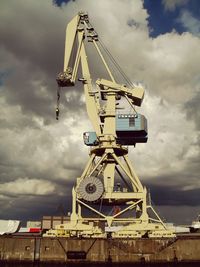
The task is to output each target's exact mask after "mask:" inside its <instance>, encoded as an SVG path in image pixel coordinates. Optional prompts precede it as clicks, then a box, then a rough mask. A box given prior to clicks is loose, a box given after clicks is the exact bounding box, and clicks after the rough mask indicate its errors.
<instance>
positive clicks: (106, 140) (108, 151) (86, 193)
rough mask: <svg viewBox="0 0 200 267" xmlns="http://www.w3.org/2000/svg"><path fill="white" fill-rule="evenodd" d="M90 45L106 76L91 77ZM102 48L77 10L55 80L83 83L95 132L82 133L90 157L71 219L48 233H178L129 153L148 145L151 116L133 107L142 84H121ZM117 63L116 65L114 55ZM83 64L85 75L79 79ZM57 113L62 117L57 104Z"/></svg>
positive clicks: (85, 17) (77, 187)
mask: <svg viewBox="0 0 200 267" xmlns="http://www.w3.org/2000/svg"><path fill="white" fill-rule="evenodd" d="M88 43H90V45H93V46H94V48H95V49H96V51H97V55H98V56H99V57H100V59H101V61H102V64H103V66H104V68H105V70H106V71H107V74H108V77H109V78H108V79H106V78H99V79H97V80H96V81H95V82H94V81H93V80H92V77H91V74H90V68H89V64H88V58H87V54H86V49H85V45H87V44H88ZM102 47H103V45H102V42H101V40H100V39H99V36H98V34H97V33H96V31H95V30H94V28H93V26H92V25H91V24H90V22H89V18H88V14H87V13H85V12H79V13H78V15H77V16H75V17H74V18H73V19H72V20H71V21H70V22H69V24H68V25H67V28H66V42H65V55H64V70H63V72H61V73H59V75H58V77H57V83H58V86H59V87H60V88H61V87H72V86H75V85H76V84H77V81H79V82H81V83H82V84H83V88H84V95H85V103H86V108H87V113H88V116H89V119H90V121H91V123H92V126H93V128H94V131H93V132H85V133H84V134H83V138H84V143H85V144H86V145H87V146H90V153H89V160H88V162H87V164H86V166H85V169H84V170H83V172H82V174H81V176H80V177H78V178H77V179H76V183H75V185H74V187H73V189H72V212H71V216H70V220H69V222H68V223H65V224H61V225H58V226H56V228H55V229H51V230H49V231H48V232H47V233H46V234H45V235H46V236H64V237H73V236H75V237H85V238H107V237H112V238H124V237H125V238H126V237H130V238H140V237H174V234H173V232H172V231H170V230H168V229H167V228H166V226H165V224H164V223H163V222H162V220H161V219H160V217H159V216H158V214H157V213H156V211H155V210H154V208H153V207H152V205H151V204H150V203H147V190H146V188H145V187H144V186H143V185H142V184H141V182H140V179H139V178H138V176H137V174H136V172H135V170H134V168H133V166H132V164H131V162H130V160H129V157H128V148H127V146H129V145H136V144H137V143H145V142H147V138H148V133H147V120H146V118H145V117H144V116H143V115H141V114H138V113H137V112H136V111H135V106H141V104H142V101H143V98H144V88H143V87H142V86H141V85H135V84H131V82H130V81H129V80H128V85H126V84H119V83H118V82H117V81H116V79H115V78H114V75H113V73H112V72H111V69H110V68H109V66H108V64H107V62H106V60H105V57H104V55H103V53H102ZM107 52H108V51H107ZM74 53H75V56H74ZM72 54H73V56H72ZM108 54H109V53H108ZM112 59H113V58H112ZM113 62H114V63H116V62H115V61H114V59H113ZM80 64H81V70H82V76H81V77H79V78H77V74H78V68H79V65H80ZM122 74H123V73H122ZM124 75H125V74H124ZM94 84H95V85H94ZM58 96H59V94H58ZM122 99H125V100H126V102H127V103H128V105H130V107H131V109H132V112H131V113H125V114H123V113H118V112H117V104H118V103H119V102H120V101H121V100H122ZM56 113H57V119H58V115H59V106H58V107H57V110H56ZM77 153H78V151H77ZM149 211H150V212H149ZM149 214H150V215H149Z"/></svg>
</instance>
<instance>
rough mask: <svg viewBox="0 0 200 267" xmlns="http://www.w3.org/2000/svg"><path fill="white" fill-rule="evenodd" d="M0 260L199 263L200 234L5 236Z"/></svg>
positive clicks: (1, 245) (0, 241)
mask: <svg viewBox="0 0 200 267" xmlns="http://www.w3.org/2000/svg"><path fill="white" fill-rule="evenodd" d="M83 256H84V257H83ZM73 257H74V259H73ZM81 257H82V258H81ZM0 260H1V261H7V262H9V261H29V262H34V261H36V260H37V261H40V262H62V263H65V262H76V263H81V262H91V263H92V262H93V263H97V262H98V263H105V262H113V263H136V262H138V263H139V262H149V263H159V262H193V261H194V262H200V234H187V235H179V236H178V237H177V238H171V239H169V238H166V239H159V238H155V239H153V238H152V239H72V238H70V239H69V238H59V239H58V238H42V237H34V236H24V237H23V236H2V237H1V238H0Z"/></svg>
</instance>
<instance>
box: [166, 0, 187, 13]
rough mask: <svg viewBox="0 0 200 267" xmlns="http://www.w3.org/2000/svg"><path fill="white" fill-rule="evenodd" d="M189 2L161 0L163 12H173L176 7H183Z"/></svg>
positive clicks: (184, 0)
mask: <svg viewBox="0 0 200 267" xmlns="http://www.w3.org/2000/svg"><path fill="white" fill-rule="evenodd" d="M188 2H189V0H162V3H163V5H164V8H165V10H169V11H174V10H175V9H176V7H178V6H184V5H185V4H187V3H188Z"/></svg>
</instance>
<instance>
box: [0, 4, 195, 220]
mask: <svg viewBox="0 0 200 267" xmlns="http://www.w3.org/2000/svg"><path fill="white" fill-rule="evenodd" d="M80 10H84V11H88V13H89V16H90V20H91V21H92V24H93V25H94V26H95V28H96V30H97V32H98V33H99V35H100V36H101V39H102V40H103V41H104V43H105V44H106V46H107V47H108V49H109V50H110V51H111V52H112V55H113V56H114V57H115V58H116V60H117V61H118V62H120V65H121V67H122V68H123V70H124V71H125V72H126V74H127V75H128V76H129V77H130V79H131V80H132V81H133V82H134V81H140V82H143V83H144V84H145V85H146V95H145V100H144V102H143V107H142V108H141V111H140V110H138V111H139V112H142V113H143V114H145V116H146V117H147V118H148V124H149V140H148V143H147V144H138V145H137V146H136V148H130V149H129V156H130V158H131V160H132V162H133V164H134V167H135V169H136V171H137V173H138V175H139V177H140V179H141V181H142V183H143V184H144V185H146V186H147V187H148V188H149V189H150V191H151V195H152V200H153V202H154V204H155V205H156V206H157V211H158V212H159V214H160V215H161V217H162V218H165V219H166V220H167V221H170V222H171V221H173V222H176V223H190V222H191V221H192V220H193V219H194V218H195V217H196V215H197V214H198V213H200V164H199V163H200V105H199V102H200V71H199V70H200V2H199V1H198V0H144V1H142V0H123V1H122V0H101V1H97V0H96V1H95V0H75V1H65V2H64V1H61V0H57V1H52V0H45V1H35V0H18V1H15V0H10V1H7V0H1V1H0V36H1V37H0V109H1V110H0V142H1V144H0V218H1V219H11V218H12V219H21V220H28V219H40V218H41V216H42V215H57V214H61V213H62V208H64V210H65V211H66V210H67V211H69V210H70V209H71V187H72V185H73V183H74V181H75V179H76V177H77V176H78V175H80V173H81V171H82V169H83V168H84V165H85V163H86V161H87V157H88V148H87V147H85V146H84V144H83V141H82V133H83V132H84V131H87V130H91V129H92V128H91V125H90V122H89V120H88V118H87V114H86V110H85V104H84V97H83V90H82V88H81V86H79V87H74V88H67V89H65V90H63V91H62V100H61V102H62V104H61V117H60V120H59V121H56V120H55V106H56V89H57V85H56V81H55V77H56V75H57V73H58V72H60V71H61V70H62V67H63V53H64V38H65V27H66V24H67V23H68V22H69V21H70V19H72V18H73V16H75V15H76V14H77V12H78V11H80ZM91 64H93V65H95V63H94V62H91ZM93 70H95V71H94V72H95V75H96V76H97V77H100V78H101V74H100V73H97V72H98V68H97V66H94V68H93ZM98 75H99V76H98Z"/></svg>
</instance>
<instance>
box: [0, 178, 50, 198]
mask: <svg viewBox="0 0 200 267" xmlns="http://www.w3.org/2000/svg"><path fill="white" fill-rule="evenodd" d="M54 191H55V185H54V184H53V183H51V182H49V181H44V180H42V179H41V180H38V179H28V178H18V179H17V180H15V181H12V182H7V183H2V184H0V193H1V194H5V195H7V194H14V195H48V194H51V193H54Z"/></svg>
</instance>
